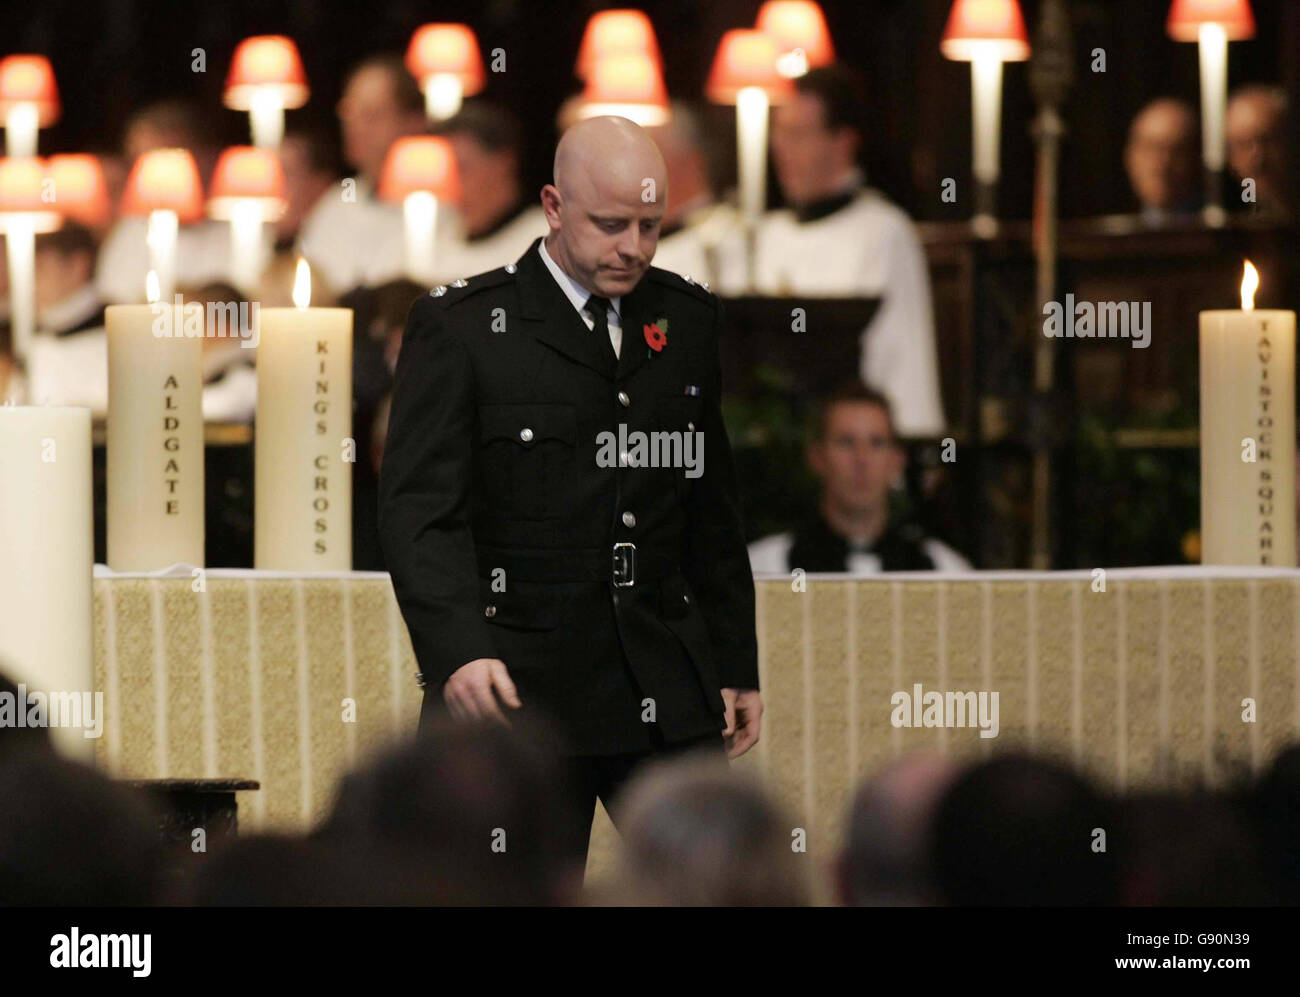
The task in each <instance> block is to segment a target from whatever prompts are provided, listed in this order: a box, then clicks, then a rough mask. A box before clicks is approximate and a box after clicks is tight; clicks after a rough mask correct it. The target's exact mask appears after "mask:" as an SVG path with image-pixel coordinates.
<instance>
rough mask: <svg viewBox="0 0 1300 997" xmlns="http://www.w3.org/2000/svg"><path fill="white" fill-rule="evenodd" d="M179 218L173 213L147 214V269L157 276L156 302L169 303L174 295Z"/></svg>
mask: <svg viewBox="0 0 1300 997" xmlns="http://www.w3.org/2000/svg"><path fill="white" fill-rule="evenodd" d="M179 228H180V217H179V216H178V215H177V214H176V212H175V211H167V210H159V211H151V212H149V221H148V226H147V228H146V230H145V244H146V245H147V246H148V247H149V269H150V270H152V271H153V272H154V273H155V274H157V275H158V300H159V301H171V300H172V295H173V294H175V293H176V234H177V231H178V230H179Z"/></svg>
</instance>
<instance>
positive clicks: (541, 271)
mask: <svg viewBox="0 0 1300 997" xmlns="http://www.w3.org/2000/svg"><path fill="white" fill-rule="evenodd" d="M540 241H541V240H538V241H537V242H534V244H533V245H532V246H531V247H530V248H529V250H528V252H527V253H525V254H524V255H523V256H522V257H521V258H520V260H519V262H518V264H516V265H511V266H506V267H503V268H501V269H498V270H493V271H491V272H489V273H486V274H481V275H478V276H475V277H471V278H468V279H467V280H464V281H456V282H454V283H453V285H452V286H451V287H449V288H436V289H434V291H431V292H430V293H429V294H427V295H424V296H422V297H421V298H420V299H419V300H418V301H417V302H416V304H415V305H414V306H413V307H412V309H411V312H410V316H409V319H408V321H407V327H406V333H405V337H404V339H403V343H402V348H401V353H400V356H399V359H398V362H397V370H396V374H395V387H394V392H393V402H392V413H391V418H390V423H389V430H388V440H387V444H386V447H385V452H384V460H383V467H382V470H381V474H380V498H379V501H380V509H379V526H380V536H381V541H382V544H383V549H384V556H385V560H386V563H387V566H388V569H389V571H390V573H391V575H392V580H393V586H394V589H395V592H396V595H397V599H398V603H399V605H400V607H401V610H402V614H403V616H404V617H405V619H406V623H407V628H408V630H409V632H410V635H411V642H412V645H413V647H414V650H415V655H416V658H417V660H418V662H419V667H420V671H421V673H422V676H423V680H424V685H425V707H424V712H423V714H422V718H423V719H427V718H428V716H429V714H430V712H431V711H436V710H438V709H444V708H445V707H444V705H443V701H442V686H443V684H444V683H445V682H446V680H447V678H448V677H449V676H450V675H451V674H452V672H454V671H456V669H458V668H460V667H461V666H462V665H464V664H466V663H468V662H470V661H472V660H474V659H476V658H500V659H501V660H502V661H504V662H505V665H506V668H507V669H508V670H509V672H510V676H511V678H512V680H513V681H514V683H515V685H516V687H517V689H518V692H519V697H520V699H521V700H522V702H523V704H524V705H523V711H524V712H527V711H528V710H530V709H537V708H540V709H542V710H543V711H545V713H547V714H549V716H550V717H551V718H552V719H553V720H555V721H558V724H559V727H560V728H561V731H562V733H563V734H564V735H566V736H567V738H568V740H569V742H570V743H569V746H568V748H567V749H566V750H569V751H571V752H572V753H575V754H611V753H618V752H625V751H638V750H644V749H646V748H650V747H652V746H653V745H654V743H655V742H654V741H653V740H652V738H651V725H652V724H654V725H657V728H658V732H659V733H660V734H661V735H662V738H663V740H664V741H666V742H668V743H673V742H676V741H683V740H687V739H690V738H695V737H699V736H702V735H706V734H709V733H711V732H715V731H719V730H721V729H722V728H723V726H724V721H723V702H722V696H721V693H720V689H722V688H727V687H734V688H745V689H757V688H758V667H757V652H756V642H755V633H754V582H753V576H752V575H751V573H750V567H749V558H748V555H747V553H746V549H745V543H744V539H743V536H742V532H741V525H740V518H739V513H738V510H737V500H736V484H735V474H734V470H733V466H732V458H731V450H730V446H729V444H728V441H727V434H726V430H725V428H724V426H723V423H722V414H721V409H720V407H719V389H720V375H719V368H718V337H719V334H720V332H721V328H722V311H721V304H720V303H719V301H718V299H717V298H716V297H715V296H714V295H712V294H711V293H709V292H708V291H706V290H705V289H703V288H701V287H698V286H696V285H695V284H693V283H691V282H688V281H687V280H685V279H683V278H682V277H679V276H678V275H676V274H673V273H669V272H668V271H665V270H659V269H657V268H653V267H652V268H651V269H650V270H649V271H648V272H647V273H646V275H645V276H644V277H643V278H642V280H641V282H640V283H639V284H638V285H637V286H636V287H635V288H634V289H633V290H632V291H631V292H630V293H628V294H626V295H624V296H623V298H622V301H621V302H620V309H619V314H620V318H621V324H622V329H623V340H622V347H621V351H620V357H619V360H618V362H617V366H615V363H614V358H613V353H612V350H611V349H610V348H609V346H608V343H605V344H602V343H601V342H600V338H599V337H600V335H601V333H600V332H599V331H596V330H591V329H588V328H587V326H586V324H585V323H584V322H583V320H582V317H581V316H580V315H579V314H578V311H577V310H576V309H575V308H574V307H573V304H572V302H571V301H570V300H569V299H568V298H567V297H566V296H565V294H564V292H563V291H562V290H561V289H560V287H559V285H558V284H557V283H556V282H555V279H554V278H553V277H552V276H551V273H550V272H549V271H548V270H547V269H546V265H545V263H544V262H543V260H542V258H541V256H540V255H539V253H538V243H540ZM652 325H653V326H658V327H659V331H664V332H665V337H664V338H665V339H666V342H664V341H661V340H659V339H658V337H657V336H656V333H655V331H654V330H647V327H648V326H652ZM651 341H654V342H656V343H658V344H659V345H660V346H661V347H662V348H661V349H660V350H658V351H656V350H654V349H652V348H651V346H650V345H649V344H650V342H651ZM620 424H623V426H624V427H625V429H624V430H623V435H622V436H620ZM637 431H641V432H643V433H646V434H650V433H679V434H686V433H701V434H703V435H702V441H703V449H702V454H703V457H702V459H701V458H700V457H699V451H698V448H697V452H696V460H700V463H699V464H697V465H696V466H697V467H698V468H702V473H701V474H699V475H698V476H688V473H687V468H684V467H681V466H677V467H671V466H647V465H649V464H650V463H651V460H650V455H649V453H648V449H647V448H642V450H640V451H639V452H633V446H634V444H635V440H636V438H635V436H634V435H633V434H634V433H636V432H637ZM603 433H607V434H612V435H611V436H608V437H605V438H602V437H601V434H603ZM651 439H653V438H651ZM680 439H681V440H682V442H683V443H684V442H685V436H684V435H683V436H681V437H680ZM697 439H699V438H697ZM611 440H612V441H614V442H613V444H612V445H613V448H614V450H616V451H618V450H621V449H622V443H623V441H624V440H627V441H630V442H631V443H632V444H633V446H628V447H627V450H628V452H629V457H628V461H627V464H626V465H623V466H620V463H621V461H620V460H615V461H613V462H612V463H613V466H600V464H599V463H598V456H600V454H601V449H602V444H603V445H604V456H605V457H608V456H609V454H610V452H611V451H610V443H609V441H611ZM676 452H677V454H678V455H681V454H683V453H684V451H682V450H680V449H679V450H678V451H676ZM606 463H611V462H609V461H606ZM679 463H680V461H679ZM638 464H640V465H641V466H635V465H638ZM694 474H695V472H694V471H692V472H691V475H694ZM507 712H509V711H507Z"/></svg>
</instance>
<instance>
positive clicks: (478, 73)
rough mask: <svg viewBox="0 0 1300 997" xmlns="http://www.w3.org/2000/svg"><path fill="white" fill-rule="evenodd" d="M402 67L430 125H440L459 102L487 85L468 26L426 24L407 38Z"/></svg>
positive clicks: (473, 38) (475, 39) (479, 57)
mask: <svg viewBox="0 0 1300 997" xmlns="http://www.w3.org/2000/svg"><path fill="white" fill-rule="evenodd" d="M406 67H407V69H409V70H410V71H411V75H412V76H414V77H415V79H416V80H417V81H418V82H419V84H420V89H421V90H422V91H423V92H424V108H425V113H426V114H427V115H428V117H429V120H430V121H443V120H445V119H447V118H450V117H452V116H453V115H454V114H455V113H456V112H457V111H459V110H460V105H461V102H462V100H464V98H466V97H472V96H473V95H474V94H476V93H478V92H480V91H481V90H482V89H483V87H484V85H485V84H486V82H487V76H486V74H485V73H484V72H483V59H482V57H481V56H480V55H479V48H478V39H477V38H475V36H474V32H473V31H472V30H471V29H470V28H469V26H468V25H464V24H426V25H424V26H422V27H420V28H418V29H417V30H416V32H415V34H413V35H412V36H411V43H410V45H409V46H407V49H406Z"/></svg>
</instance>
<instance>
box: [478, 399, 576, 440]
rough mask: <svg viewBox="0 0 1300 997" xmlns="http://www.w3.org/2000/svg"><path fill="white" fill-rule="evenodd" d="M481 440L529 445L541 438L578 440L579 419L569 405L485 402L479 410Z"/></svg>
mask: <svg viewBox="0 0 1300 997" xmlns="http://www.w3.org/2000/svg"><path fill="white" fill-rule="evenodd" d="M479 433H480V436H481V438H482V440H483V442H485V443H486V442H488V441H489V440H512V441H514V442H515V443H517V444H518V445H519V446H521V447H525V448H527V447H532V446H534V445H535V444H537V443H540V442H541V441H542V440H560V441H562V442H564V443H568V444H570V445H572V444H573V442H574V441H575V440H576V439H577V435H578V418H577V413H576V412H575V411H574V409H573V406H572V405H484V406H483V407H482V408H480V409H479Z"/></svg>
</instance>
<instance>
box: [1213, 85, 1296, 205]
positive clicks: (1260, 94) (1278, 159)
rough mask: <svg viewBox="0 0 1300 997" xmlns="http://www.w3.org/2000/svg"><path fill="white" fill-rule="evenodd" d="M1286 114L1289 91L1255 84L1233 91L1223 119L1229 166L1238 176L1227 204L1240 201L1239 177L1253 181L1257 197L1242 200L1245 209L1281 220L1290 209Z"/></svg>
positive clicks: (1234, 174) (1241, 192)
mask: <svg viewBox="0 0 1300 997" xmlns="http://www.w3.org/2000/svg"><path fill="white" fill-rule="evenodd" d="M1286 118H1287V99H1286V91H1285V90H1283V89H1282V88H1281V87H1271V86H1263V85H1261V84H1252V85H1250V86H1244V87H1241V88H1240V89H1239V90H1237V91H1236V92H1235V93H1234V94H1233V95H1232V99H1231V100H1230V101H1228V113H1227V117H1226V119H1225V121H1224V130H1225V132H1226V137H1227V144H1228V168H1229V169H1230V170H1231V172H1232V174H1233V176H1234V177H1235V178H1236V180H1237V193H1236V194H1235V195H1234V196H1232V197H1231V198H1230V201H1229V203H1239V202H1241V201H1242V196H1243V190H1244V189H1243V187H1242V186H1241V182H1242V181H1244V180H1248V179H1249V180H1253V181H1254V188H1255V191H1254V193H1255V200H1254V201H1253V202H1249V201H1247V202H1244V207H1245V209H1246V210H1249V211H1253V212H1257V213H1259V214H1261V215H1265V216H1268V217H1270V218H1275V219H1277V220H1279V221H1280V220H1283V219H1285V218H1286V217H1287V216H1288V215H1289V213H1290V212H1291V210H1292V209H1291V201H1292V196H1291V192H1290V189H1289V187H1290V177H1289V176H1288V173H1287V154H1286V152H1287V150H1286V131H1287V121H1286Z"/></svg>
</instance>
